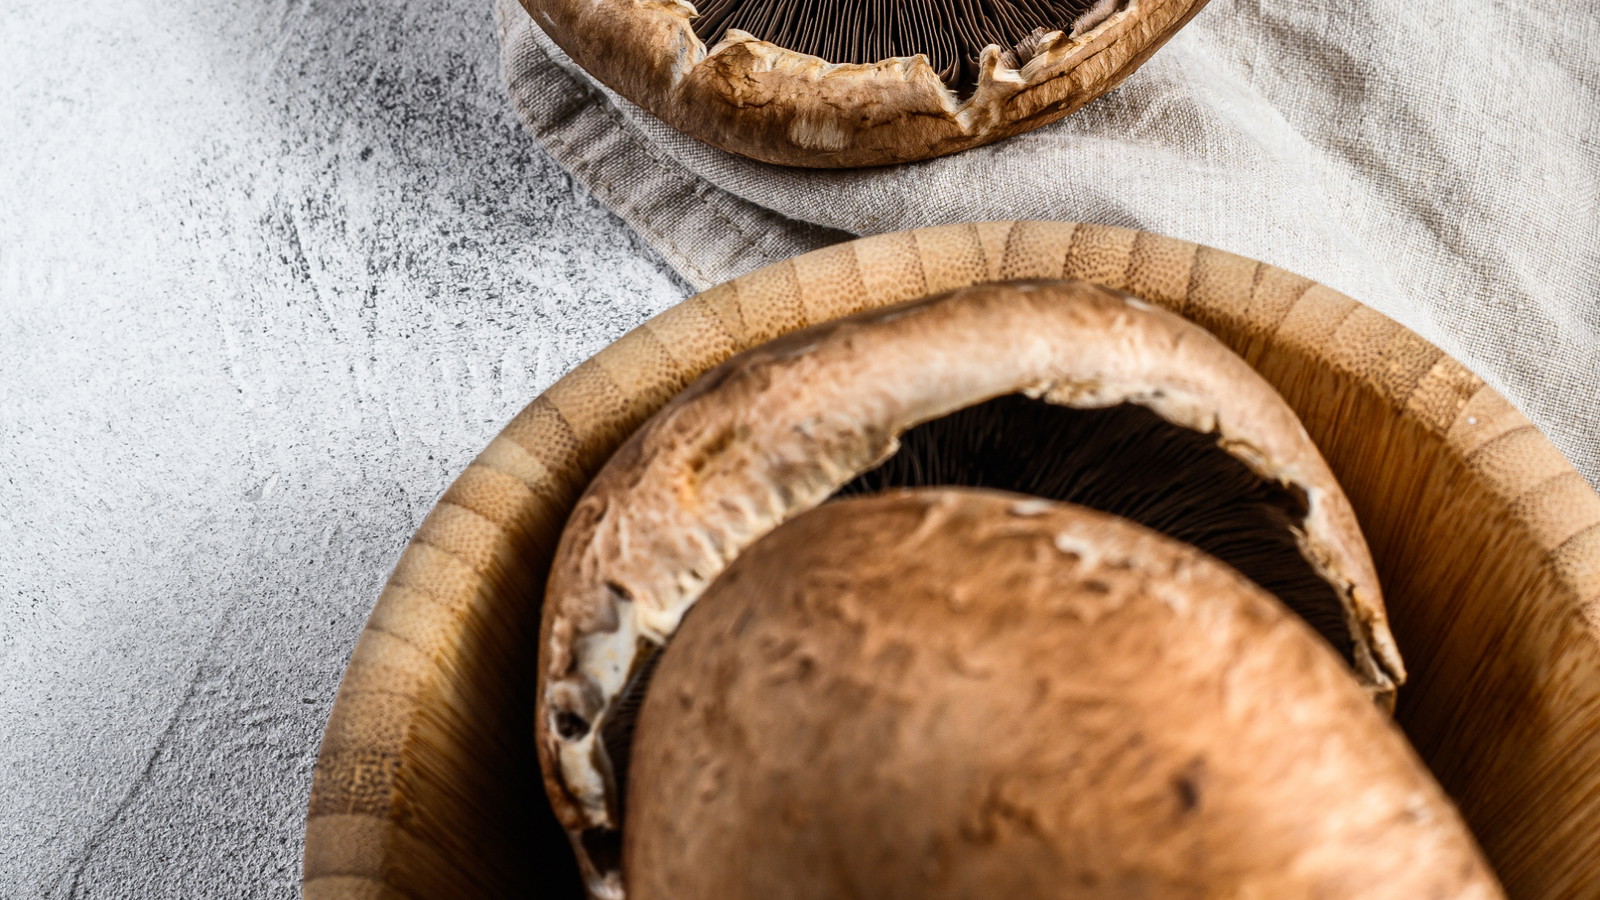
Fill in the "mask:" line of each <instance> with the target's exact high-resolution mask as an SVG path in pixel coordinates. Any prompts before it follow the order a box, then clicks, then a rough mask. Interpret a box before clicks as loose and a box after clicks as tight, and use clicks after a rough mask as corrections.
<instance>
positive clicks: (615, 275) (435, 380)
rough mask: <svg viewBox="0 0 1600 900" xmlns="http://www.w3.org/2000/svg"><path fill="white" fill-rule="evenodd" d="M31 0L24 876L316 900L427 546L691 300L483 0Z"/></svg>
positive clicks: (20, 826)
mask: <svg viewBox="0 0 1600 900" xmlns="http://www.w3.org/2000/svg"><path fill="white" fill-rule="evenodd" d="M0 6H3V16H4V21H5V22H6V26H5V32H4V37H3V38H0V671H3V672H4V675H3V676H0V678H3V681H0V896H3V897H8V898H9V897H18V898H22V897H39V896H48V897H69V896H71V897H108V898H110V897H130V898H131V897H138V898H167V897H173V898H176V897H183V898H193V897H207V898H210V897H219V898H220V897H230V898H231V897H245V898H255V897H290V896H295V895H296V893H297V884H298V873H299V864H300V842H301V838H302V832H303V825H302V817H303V814H304V802H305V796H306V792H307V790H308V788H309V785H310V773H311V767H312V763H313V761H314V759H315V754H316V749H317V742H318V739H319V737H320V735H321V729H322V725H323V723H324V721H325V719H326V717H327V713H328V709H329V706H330V704H331V703H332V700H333V695H334V691H335V689H336V687H337V685H338V679H339V675H340V673H341V672H342V671H343V668H344V664H345V660H346V659H347V657H348V654H349V652H350V649H351V647H352V645H353V643H354V640H355V637H356V634H357V633H358V631H359V630H360V628H361V625H362V623H363V621H364V620H365V618H366V615H367V612H368V611H369V609H370V608H371V605H372V603H373V600H374V599H375V598H376V597H377V594H378V589H379V586H380V584H381V582H382V581H383V579H384V578H385V577H386V576H387V574H388V572H389V569H390V567H391V566H392V565H393V562H394V560H395V559H396V558H397V556H398V554H399V552H400V549H401V548H402V546H403V545H404V543H405V541H406V539H407V538H408V537H409V536H410V534H411V532H412V531H413V530H414V529H415V527H416V526H417V524H418V523H419V522H420V520H421V518H422V516H423V515H424V513H425V512H426V511H427V509H428V508H429V507H430V506H431V505H432V503H433V501H434V499H435V498H436V497H437V496H438V494H439V493H440V492H441V491H442V490H443V489H444V488H445V486H446V485H447V484H448V483H449V482H450V480H451V479H452V478H453V477H454V475H455V473H457V472H458V471H460V470H461V469H462V468H463V467H464V466H465V465H466V463H467V461H468V460H469V459H470V458H471V457H472V455H473V454H475V453H476V452H477V451H478V450H479V449H480V448H482V447H483V446H484V445H485V444H486V443H487V442H488V440H489V438H490V437H491V436H492V435H493V434H494V432H496V431H497V430H498V429H499V427H500V426H501V425H502V424H503V423H504V422H505V421H506V420H507V419H509V418H510V417H511V416H512V415H513V414H514V413H515V412H516V410H518V409H519V408H521V406H522V405H523V404H524V403H526V402H527V401H528V400H529V399H531V398H533V397H534V396H535V395H537V394H538V393H539V392H540V391H541V390H543V389H544V388H545V387H546V386H547V385H549V384H550V383H551V382H552V381H554V380H555V379H556V378H557V377H558V376H560V375H561V374H562V373H563V372H565V371H566V370H567V369H568V368H570V367H572V366H573V365H575V364H576V363H578V362H579V361H581V360H582V359H584V358H585V357H587V356H588V355H589V354H591V353H593V352H594V351H595V350H597V349H599V348H600V347H602V346H604V345H605V344H607V343H608V342H610V341H612V340H613V339H615V338H616V337H617V336H619V335H620V334H621V333H623V332H624V331H625V330H627V329H628V328H629V327H631V326H633V325H634V324H636V323H637V322H639V321H640V320H642V319H643V318H644V317H646V316H647V315H649V314H651V313H653V312H655V311H657V310H660V309H661V308H663V307H665V306H667V305H669V304H671V303H673V302H675V301H676V300H678V299H679V298H680V297H682V296H683V295H684V294H685V293H686V288H685V287H684V286H683V285H682V284H681V283H680V282H678V281H677V280H676V279H675V277H674V276H673V275H671V274H670V273H669V271H668V270H667V269H666V268H665V266H664V265H663V264H662V263H661V262H660V261H659V260H658V259H657V258H656V257H655V255H654V254H653V253H652V252H651V251H649V250H648V249H646V248H645V247H644V246H643V245H642V244H640V243H638V242H637V241H636V240H635V239H634V238H632V237H631V236H630V234H629V233H628V232H627V230H626V229H625V228H624V227H623V226H622V225H621V223H620V222H619V221H617V220H616V219H615V218H613V217H612V216H611V215H610V214H609V213H607V212H604V211H603V210H602V209H601V208H600V207H599V206H598V205H597V204H596V203H595V202H593V201H592V200H591V199H590V198H589V197H588V196H587V195H586V194H585V193H584V192H583V191H582V190H581V189H578V188H575V187H574V185H573V183H572V181H571V180H570V179H569V178H568V177H567V176H566V175H565V174H564V173H563V172H562V171H561V170H560V169H559V168H558V167H556V166H555V165H554V164H553V163H551V162H550V161H549V159H548V158H547V157H545V156H544V155H543V153H542V152H540V151H539V150H538V149H537V147H536V146H535V145H534V144H533V142H532V141H531V139H529V138H528V137H527V136H526V135H525V134H524V133H523V132H522V131H521V130H520V127H519V125H518V124H517V123H516V121H515V120H514V119H513V117H512V115H511V113H510V111H509V104H508V102H507V100H506V97H505V89H504V86H503V83H502V81H501V79H500V76H499V67H498V66H499V63H498V58H497V54H498V49H497V46H496V44H495V36H494V26H493V23H492V21H491V10H490V6H489V4H487V3H485V2H483V0H435V2H430V3H420V2H405V0H390V2H379V0H345V2H338V3H334V2H328V0H288V2H285V0H267V2H263V3H260V4H216V3H206V2H201V0H168V2H165V3H154V2H138V0H136V2H131V3H129V2H122V3H117V2H111V0H88V2H83V3H73V4H58V3H44V2H41V0H14V2H10V3H4V4H0Z"/></svg>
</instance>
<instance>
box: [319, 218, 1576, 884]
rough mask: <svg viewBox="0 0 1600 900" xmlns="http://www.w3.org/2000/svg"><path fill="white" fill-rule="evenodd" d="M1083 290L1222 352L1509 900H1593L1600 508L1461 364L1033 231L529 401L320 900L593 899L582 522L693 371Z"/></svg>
mask: <svg viewBox="0 0 1600 900" xmlns="http://www.w3.org/2000/svg"><path fill="white" fill-rule="evenodd" d="M1008 278H1081V279H1084V280H1088V281H1094V282H1097V283H1100V284H1104V285H1106V286H1108V287H1112V288H1116V289H1119V290H1124V291H1127V292H1128V293H1130V294H1133V295H1135V296H1138V297H1141V298H1144V299H1145V300H1148V301H1150V302H1152V303H1156V304H1159V305H1162V306H1166V307H1168V308H1170V309H1173V310H1174V311H1176V312H1178V313H1180V314H1182V315H1185V316H1188V317H1189V318H1191V319H1193V320H1195V321H1197V322H1199V323H1200V324H1202V325H1204V326H1206V327H1207V328H1210V329H1211V330H1212V331H1213V332H1214V333H1216V334H1217V335H1218V336H1219V337H1220V338H1222V339H1223V340H1224V341H1225V342H1226V343H1228V344H1229V345H1230V346H1232V347H1233V348H1234V349H1235V350H1236V351H1238V352H1239V353H1241V354H1242V355H1244V356H1245V358H1246V359H1248V360H1249V361H1250V362H1251V363H1252V364H1253V365H1254V366H1255V367H1256V368H1257V369H1258V370H1259V371H1261V372H1262V374H1263V375H1264V376H1265V377H1266V378H1267V379H1268V380H1269V381H1271V382H1272V383H1273V384H1274V385H1275V386H1276V387H1277V388H1278V390H1279V391H1280V392H1282V393H1283V395H1284V397H1285V398H1286V399H1287V400H1288V401H1289V403H1290V404H1291V405H1292V406H1293V407H1294V408H1295V409H1296V410H1297V411H1298V412H1299V414H1300V416H1301V418H1302V419H1303V420H1304V422H1305V424H1306V427H1307V430H1308V431H1310V433H1311V435H1312V437H1313V438H1314V439H1315V440H1316V441H1317V442H1318V444H1319V446H1320V447H1321V449H1322V452H1323V453H1324V455H1325V456H1326V457H1327V459H1328V462H1329V464H1330V465H1331V466H1332V468H1333V470H1334V472H1335V473H1336V474H1337V475H1338V477H1339V479H1340V480H1341V482H1342V483H1343V485H1344V487H1345V490H1346V492H1347V493H1348V494H1349V496H1350V499H1351V501H1352V503H1353V504H1354V505H1355V508H1356V511H1357V513H1358V514H1359V515H1360V517H1361V521H1362V525H1363V528H1364V529H1365V532H1366V535H1367V539H1368V541H1369V543H1370V545H1371V548H1372V552H1373V556H1374V559H1375V560H1376V562H1377V565H1378V569H1379V574H1380V576H1381V578H1382V581H1383V584H1384V589H1385V594H1386V599H1387V603H1388V606H1389V613H1390V617H1391V623H1392V626H1393V629H1394V632H1395V635H1396V637H1397V639H1398V641H1399V643H1400V647H1401V651H1402V653H1403V654H1404V655H1405V659H1406V663H1407V668H1408V669H1409V672H1410V681H1409V682H1408V684H1407V685H1406V687H1405V688H1403V689H1402V691H1401V694H1400V697H1401V700H1400V705H1399V708H1398V710H1397V717H1398V719H1399V721H1400V723H1401V725H1402V726H1403V727H1404V728H1405V730H1406V732H1407V734H1408V735H1409V736H1410V737H1411V739H1412V741H1413V742H1414V743H1415V744H1416V746H1417V748H1418V750H1419V751H1420V752H1421V753H1422V755H1423V757H1424V758H1425V759H1426V760H1427V762H1428V764H1429V766H1430V767H1431V768H1432V769H1433V771H1434V773H1435V774H1436V775H1437V776H1438V778H1439V780H1440V781H1441V783H1442V784H1443V785H1444V787H1445V789H1446V790H1447V791H1449V792H1450V794H1451V795H1452V796H1453V797H1454V798H1455V800H1456V802H1457V803H1458V804H1459V805H1460V807H1461V809H1462V812H1463V813H1464V814H1465V816H1466V818H1467V820H1468V822H1469V823H1470V824H1471V825H1472V827H1473V830H1474V832H1475V833H1476V834H1477V836H1478V839H1479V841H1480V842H1481V843H1482V844H1483V847H1484V849H1485V851H1486V852H1487V854H1488V856H1489V858H1490V860H1491V862H1492V863H1493V864H1494V866H1495V868H1496V871H1497V872H1498V874H1499V875H1500V877H1501V879H1502V880H1503V882H1504V883H1505V885H1506V888H1507V890H1508V893H1509V894H1510V896H1511V897H1513V898H1530V900H1531V898H1541V900H1542V898H1561V897H1580V896H1585V892H1586V891H1588V890H1589V887H1588V886H1589V885H1590V884H1592V883H1600V641H1597V637H1596V623H1595V616H1596V614H1597V612H1600V602H1597V601H1600V495H1596V493H1595V492H1594V491H1593V490H1592V489H1591V488H1590V487H1589V486H1588V485H1587V484H1586V483H1585V482H1584V481H1583V479H1582V477H1581V476H1580V475H1578V473H1577V472H1576V471H1575V470H1573V469H1572V467H1571V466H1570V465H1569V464H1568V463H1567V462H1566V460H1565V459H1564V458H1563V457H1562V456H1561V455H1560V453H1559V452H1558V451H1556V450H1555V449H1554V447H1552V446H1551V445H1550V444H1549V443H1548V442H1547V441H1546V440H1545V439H1544V438H1543V437H1542V436H1541V435H1540V434H1539V433H1538V431H1537V430H1535V429H1534V427H1533V426H1532V425H1531V424H1529V423H1528V422H1527V420H1526V419H1524V418H1523V417H1522V416H1521V415H1519V414H1518V413H1517V412H1516V411H1515V410H1513V409H1512V408H1511V407H1510V405H1509V404H1508V403H1507V402H1506V401H1505V400H1504V399H1503V398H1501V397H1500V396H1499V395H1498V394H1497V393H1495V392H1494V391H1492V390H1491V389H1489V388H1488V387H1486V386H1485V385H1484V384H1483V383H1482V382H1481V381H1480V380H1479V379H1478V378H1476V377H1475V376H1473V375H1472V374H1471V373H1470V372H1468V371H1467V370H1466V369H1465V368H1464V367H1462V366H1461V365H1460V364H1459V363H1457V362H1456V361H1455V360H1453V359H1451V358H1449V357H1448V356H1446V355H1444V354H1443V353H1442V352H1441V351H1439V350H1438V349H1436V348H1434V347H1433V346H1431V345H1430V344H1428V343H1426V342H1425V341H1422V340H1421V339H1420V338H1418V337H1417V336H1416V335H1415V334H1413V333H1411V332H1409V331H1407V330H1406V329H1404V328H1401V327H1400V326H1399V325H1397V324H1396V323H1394V322H1392V321H1391V320H1389V319H1387V318H1385V317H1383V316H1381V315H1379V314H1378V313H1376V312H1374V311H1372V310H1370V309H1368V308H1366V307H1364V306H1361V305H1360V304H1358V303H1356V302H1355V301H1353V300H1351V299H1349V298H1347V297H1344V296H1342V295H1340V294H1338V293H1336V292H1334V291H1331V290H1329V289H1327V288H1324V287H1322V286H1320V285H1317V284H1315V283H1313V282H1310V281H1307V280H1306V279H1303V278H1299V277H1298V276H1295V275H1292V274H1289V273H1287V272H1283V271H1281V270H1278V269H1274V268H1272V267H1270V266H1266V265H1263V264H1260V263H1256V262H1253V261H1250V260H1246V259H1243V258H1240V257H1237V256H1233V255H1231V254H1227V253H1223V252H1221V251H1217V250H1212V249H1210V248H1205V247H1200V246H1197V245H1195V244H1190V243H1185V242H1182V241H1176V240H1172V239H1169V238H1163V237H1158V236H1155V235H1150V234H1145V233H1142V232H1136V231H1130V230H1126V229H1118V228H1109V227H1101V226H1086V225H1072V224H1068V223H1045V222H1018V223H1011V222H1002V223H988V224H984V225H963V226H948V227H942V228H933V229H925V230H921V231H914V232H904V233H899V234H892V235H884V236H880V237H874V238H866V239H862V240H858V241H852V242H849V243H846V244H840V245H837V246H835V247H830V248H828V249H825V250H821V251H818V252H815V253H812V254H808V255H806V256H803V257H798V258H796V259H793V260H789V261H786V262H782V263H778V264H775V265H773V266H769V267H767V268H764V269H761V270H758V271H756V272H753V273H751V274H749V275H746V276H743V277H741V278H739V279H736V280H734V281H732V282H729V283H727V284H725V285H722V286H719V287H717V288H713V289H711V290H709V291H706V292H705V293H702V294H700V295H697V296H696V297H693V298H690V299H689V300H686V301H685V302H684V303H682V304H680V305H679V306H677V307H674V308H673V309H671V310H668V311H667V312H665V313H663V314H662V315H660V316H658V317H656V318H655V319H652V320H651V321H649V322H647V323H645V324H644V325H642V326H640V327H639V328H638V329H636V330H635V331H633V332H631V333H630V334H628V335H627V336H625V337H624V338H623V339H621V340H620V341H618V342H617V343H616V344H614V345H612V346H611V347H609V348H607V349H606V350H605V351H603V352H601V353H600V354H598V355H597V356H596V357H594V358H593V359H591V360H589V361H587V362H585V363H584V364H582V365H581V366H579V367H578V368H577V369H575V370H573V372H572V373H571V374H569V375H568V376H567V377H565V378H564V379H562V380H561V381H560V382H559V383H557V384H556V385H554V386H553V387H552V388H551V389H550V390H549V391H548V392H546V393H545V394H544V395H542V396H540V397H539V398H537V399H536V400H534V401H533V403H531V404H530V405H529V406H528V407H527V408H526V409H525V410H524V411H523V412H522V413H521V414H519V415H518V416H517V417H516V419H514V420H513V421H512V422H511V423H510V424H509V425H508V426H507V427H506V429H505V430H504V431H503V432H502V433H501V434H500V435H499V436H498V437H497V438H496V439H495V440H494V442H493V443H491V444H490V445H489V447H488V448H486V449H485V450H484V452H483V453H482V454H481V455H480V456H479V457H478V459H476V460H475V461H474V462H473V463H472V465H471V466H470V467H469V468H468V469H467V470H466V471H465V472H464V473H463V474H462V475H461V477H460V479H458V480H457V482H456V483H455V484H454V485H452V486H451V488H450V489H449V490H448V491H447V492H446V494H445V495H444V497H443V498H442V499H441V501H440V503H439V505H438V506H437V507H436V508H435V509H434V510H433V512H432V513H431V514H430V515H429V516H428V518H427V520H426V521H425V522H424V523H423V525H422V527H421V528H420V529H419V530H418V533H417V535H416V537H415V538H414V539H413V541H412V543H411V545H410V546H409V547H408V548H407V549H406V551H405V553H404V555H403V556H402V558H401V560H400V562H399V564H398V565H397V566H396V569H395V572H394V574H393V576H392V577H391V578H390V581H389V584H388V586H387V587H386V588H385V590H384V593H383V595H382V597H380V599H379V601H378V604H377V606H376V607H375V608H374V610H373V613H372V617H371V619H370V621H369V622H368V625H367V628H366V630H365V631H364V632H363V633H362V636H361V638H360V641H359V642H358V644H357V646H356V649H355V652H354V654H353V655H352V658H351V661H350V666H349V668H348V670H347V671H346V674H345V678H344V682H343V684H342V685H341V687H340V690H339V695H338V699H337V701H336V703H335V705H334V710H333V713H332V716H331V718H330V720H329V723H328V729H327V732H326V734H325V736H324V739H323V745H322V750H321V755H320V757H319V760H318V764H317V769H316V773H315V779H314V784H313V789H312V795H311V798H310V804H309V810H308V820H307V830H306V852H305V870H304V892H305V896H307V897H309V898H333V897H339V898H357V897H360V898H369V897H388V896H394V897H409V898H431V897H528V896H535V897H563V898H575V897H579V896H581V889H580V887H579V885H578V881H577V879H576V872H575V871H574V869H573V865H572V863H571V860H570V856H569V855H568V854H567V851H566V841H565V837H564V835H563V834H562V833H561V831H560V829H559V828H558V827H557V826H556V824H555V822H554V820H553V818H552V817H551V815H550V811H549V807H548V804H547V803H546V801H545V800H544V794H543V788H542V786H541V783H540V776H539V773H538V764H537V760H536V755H535V752H534V747H533V725H532V715H533V708H534V682H535V672H536V668H535V659H536V654H537V649H538V648H537V643H538V632H539V610H540V603H541V599H542V594H543V589H544V582H545V577H546V575H547V574H548V568H549V561H550V558H551V556H552V555H553V553H554V551H555V546H556V542H557V539H558V537H559V534H560V529H561V526H562V523H563V521H564V519H565V516H566V514H567V511H568V510H569V509H570V508H571V506H572V504H573V503H574V502H575V501H576V500H577V497H578V494H579V493H580V492H581V491H582V489H583V486H584V485H585V484H586V483H587V481H588V480H589V478H590V477H591V476H592V474H593V473H594V472H595V471H596V470H597V469H598V468H599V466H600V465H601V464H603V463H604V461H605V460H606V458H607V457H608V456H609V455H610V453H611V452H612V451H613V450H614V449H615V448H616V447H617V445H618V444H620V443H621V441H622V440H623V439H624V438H625V437H626V436H627V435H628V434H629V433H630V432H631V431H632V430H633V429H634V428H635V427H637V425H638V424H639V423H640V422H642V421H643V420H644V419H645V418H646V417H648V416H649V415H650V414H651V413H652V412H653V411H654V410H655V409H657V408H659V407H660V406H661V405H662V404H663V403H664V402H665V401H666V400H667V398H669V397H671V396H672V395H673V394H675V393H676V392H677V391H679V390H681V389H682V388H683V386H684V385H686V384H687V383H688V382H689V381H691V380H692V379H693V378H694V377H695V376H696V375H698V374H699V373H700V372H703V371H705V370H706V369H707V368H710V367H711V366H712V365H715V364H716V363H717V362H720V361H721V360H723V359H725V358H727V357H728V356H729V355H731V354H733V353H735V352H738V351H739V350H742V349H744V348H746V347H749V346H753V345H755V344H757V343H760V342H762V341H765V340H768V339H770V338H771V337H774V336H776V335H778V334H781V333H784V332H787V331H791V330H794V329H796V328H800V327H804V326H806V325H809V324H812V323H815V322H818V321H824V320H826V319H830V318H834V317H837V316H841V315H846V314H849V313H851V312H856V311H859V310H862V309H866V308H871V307H876V306H882V305H887V304H891V303H898V302H902V301H905V300H909V299H913V298H916V297H921V296H927V295H929V294H933V293H938V292H942V291H946V290H951V289H954V288H957V287H963V286H966V285H969V284H974V283H978V282H982V281H991V280H999V279H1008Z"/></svg>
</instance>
